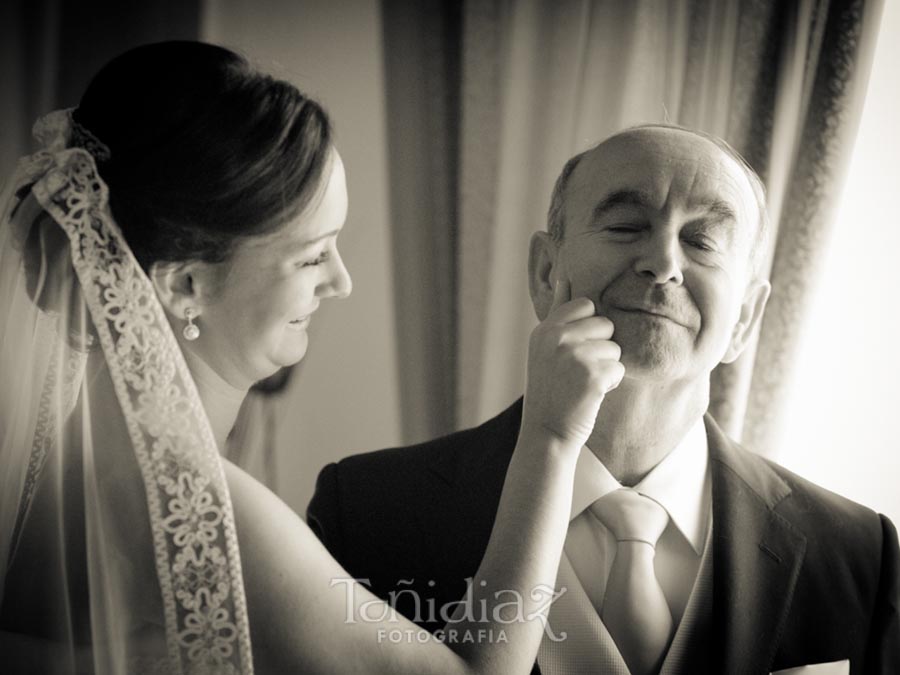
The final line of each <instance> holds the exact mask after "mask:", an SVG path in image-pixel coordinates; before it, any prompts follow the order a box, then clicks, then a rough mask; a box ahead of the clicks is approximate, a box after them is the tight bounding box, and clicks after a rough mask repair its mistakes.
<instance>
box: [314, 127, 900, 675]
mask: <svg viewBox="0 0 900 675" xmlns="http://www.w3.org/2000/svg"><path fill="white" fill-rule="evenodd" d="M765 228H766V216H765V202H764V196H763V190H762V187H761V185H760V183H759V179H758V178H757V176H756V175H755V173H754V172H753V171H752V170H751V169H750V168H749V166H747V165H746V163H745V162H744V161H743V160H742V159H741V158H740V156H739V155H737V154H736V153H735V152H734V151H733V150H732V149H731V148H730V147H729V146H727V145H726V144H725V143H723V142H722V141H720V140H718V139H715V138H713V137H711V136H707V135H705V134H700V133H697V132H693V131H690V130H687V129H681V128H677V127H669V126H662V125H652V126H645V127H637V128H634V129H630V130H627V131H624V132H622V133H619V134H616V135H614V136H612V137H611V138H609V139H607V140H606V141H604V142H603V143H601V144H600V145H598V146H596V147H595V148H593V149H591V150H589V151H587V152H585V153H582V154H580V155H578V156H576V157H574V158H573V159H572V160H570V161H569V162H568V163H567V164H566V166H565V167H564V169H563V172H562V174H561V176H560V178H559V180H558V181H557V185H556V188H555V190H554V195H553V199H552V203H551V207H550V216H549V227H548V230H549V231H548V232H537V233H536V234H535V235H534V236H533V238H532V242H531V250H530V255H529V279H530V291H531V297H532V301H533V304H534V307H535V312H536V314H537V316H538V318H539V319H540V320H541V321H542V322H545V320H549V319H548V315H550V314H551V310H552V309H553V308H554V307H555V305H556V304H558V303H559V301H560V295H561V294H564V295H566V296H571V298H573V299H574V300H573V301H577V300H578V299H579V298H587V299H588V300H590V301H592V303H593V305H594V308H595V311H596V314H597V315H598V316H599V317H604V318H605V319H606V320H608V321H609V322H610V324H609V332H610V333H612V340H614V341H615V343H617V344H618V346H619V347H620V348H621V357H620V360H621V363H622V365H624V369H625V375H624V378H623V379H622V381H621V383H620V384H619V386H618V387H617V388H615V389H614V390H613V391H610V392H609V393H608V394H607V395H606V396H605V398H604V399H603V402H602V405H600V408H599V413H597V415H596V421H595V423H594V424H593V427H592V429H590V430H586V432H587V433H585V434H584V436H582V437H588V441H587V442H586V444H585V446H584V448H583V449H582V451H581V455H580V457H579V460H578V467H577V470H576V477H575V487H574V495H573V503H572V511H571V520H570V524H569V530H568V533H567V538H566V545H565V552H564V555H563V558H562V562H561V564H560V570H559V577H558V585H559V586H560V587H562V588H565V592H564V593H563V594H562V595H561V596H560V597H559V598H558V599H556V600H555V602H554V603H553V605H552V607H551V609H550V615H549V626H548V630H547V633H546V636H545V639H544V642H543V644H542V646H541V649H540V652H539V653H538V658H537V664H536V666H535V672H543V673H545V675H549V674H550V673H581V672H586V673H588V672H596V673H603V672H611V673H628V672H630V673H633V674H635V675H637V674H638V673H640V674H641V675H643V674H645V673H659V672H663V673H691V674H693V673H704V672H708V673H728V674H731V673H767V672H770V671H773V670H781V669H791V668H796V667H800V666H811V667H813V668H818V669H819V670H818V671H817V670H815V669H811V670H809V671H803V672H821V673H832V672H835V673H837V672H840V673H853V674H857V673H884V674H887V673H900V624H898V615H897V612H898V609H897V608H898V596H900V592H898V559H900V552H898V546H897V535H896V531H895V529H894V527H893V525H892V524H891V523H890V521H889V520H887V519H886V518H885V517H883V516H878V515H877V514H875V513H874V512H872V511H870V510H868V509H866V508H864V507H862V506H859V505H857V504H854V503H852V502H849V501H847V500H845V499H843V498H841V497H839V496H837V495H834V494H832V493H829V492H827V491H825V490H823V489H821V488H819V487H817V486H815V485H813V484H811V483H809V482H807V481H805V480H803V479H802V478H799V477H797V476H795V475H793V474H791V473H790V472H788V471H786V470H785V469H783V468H781V467H779V466H777V465H775V464H772V463H771V462H767V461H765V460H763V459H761V458H760V457H758V456H757V455H754V454H751V453H750V452H747V451H746V450H743V449H742V448H740V447H739V446H738V445H737V444H736V443H734V442H733V441H731V440H730V439H728V438H727V437H726V436H725V435H724V434H723V433H722V431H721V430H720V429H719V428H718V427H717V426H716V423H715V421H714V420H713V419H712V418H711V417H709V415H707V414H706V409H707V407H708V403H709V381H710V373H711V372H712V370H713V368H715V367H716V366H717V365H718V364H719V363H727V362H730V361H733V360H734V359H736V358H737V357H738V356H739V355H740V353H741V351H742V350H743V348H744V346H745V345H746V343H747V340H748V339H749V337H750V335H751V334H752V332H753V330H754V328H755V327H756V326H757V325H758V323H759V321H760V318H761V316H762V313H763V309H764V307H765V304H766V299H767V297H768V293H769V284H768V282H766V281H764V280H763V279H762V278H761V277H760V276H759V275H758V261H759V257H760V253H761V250H762V247H763V242H764V240H765ZM565 299H567V298H562V300H565ZM596 337H598V336H590V335H587V334H585V335H584V336H583V338H582V339H583V340H584V341H585V343H586V344H587V343H588V342H590V341H591V340H592V339H594V338H596ZM599 337H601V338H603V337H606V338H608V337H609V335H601V336H599ZM568 339H569V340H573V339H574V340H577V339H579V338H578V335H577V332H575V333H571V334H570V335H569V337H568ZM586 349H587V347H586ZM825 367H827V364H825ZM529 372H530V373H539V372H540V369H534V368H531V369H530V371H529ZM545 385H546V386H545ZM547 386H549V383H544V382H540V381H537V382H535V381H531V380H530V381H529V384H528V389H529V393H530V392H532V391H538V392H540V391H541V390H542V389H544V388H547ZM521 415H522V403H521V400H520V401H518V402H517V403H515V404H513V406H512V407H510V408H509V409H507V410H506V411H504V412H502V413H501V414H500V415H498V416H497V417H495V418H494V419H492V420H489V421H488V422H486V423H484V424H483V425H481V426H479V427H477V428H474V429H469V430H465V431H462V432H459V433H456V434H453V435H451V436H448V437H445V438H441V439H437V440H435V441H431V442H429V443H425V444H421V445H418V446H413V447H409V448H400V449H393V450H387V451H381V452H376V453H369V454H366V455H359V456H355V457H351V458H348V459H345V460H343V461H342V462H340V463H338V464H334V465H330V466H328V467H326V468H325V469H324V470H323V471H322V473H321V475H320V476H319V483H318V488H317V492H316V495H315V497H314V498H313V501H312V503H311V504H310V507H309V513H308V517H309V522H310V524H311V525H312V526H313V528H314V530H315V531H316V532H317V533H318V535H319V536H320V537H321V539H322V540H323V541H324V542H325V544H326V546H327V547H328V548H329V549H330V551H331V552H332V554H334V556H335V557H336V558H337V559H338V560H339V561H340V562H342V563H343V565H344V566H345V567H346V569H347V570H348V571H349V572H350V573H351V574H353V575H354V576H356V577H358V578H364V579H368V580H369V583H371V585H372V588H373V590H375V592H377V593H378V594H380V595H382V596H384V597H386V598H389V599H393V600H394V601H395V604H396V605H397V607H398V609H400V610H401V611H403V612H404V613H406V614H407V615H408V616H410V617H411V618H413V619H414V620H416V621H417V622H419V623H420V624H422V625H424V626H426V627H429V628H431V629H435V628H438V627H441V625H442V624H443V623H444V622H443V620H442V619H441V617H440V614H439V613H437V614H436V613H435V612H433V611H432V612H430V614H429V612H427V611H426V610H428V609H433V608H434V607H441V606H443V605H446V604H447V603H452V602H453V601H457V600H459V598H460V597H462V596H463V592H464V590H465V579H466V578H468V577H472V576H473V574H474V572H475V570H476V569H477V567H478V564H479V562H480V560H481V556H482V554H483V552H484V548H485V545H486V543H487V540H488V536H489V534H490V529H491V525H492V523H493V518H494V514H495V512H496V507H497V502H498V499H499V495H500V491H501V487H502V484H503V477H504V474H505V470H506V466H507V464H508V462H509V457H510V454H511V452H512V450H513V448H514V446H515V443H516V439H517V436H518V434H519V432H520V423H521ZM567 424H571V420H560V424H559V428H558V429H554V430H552V431H560V433H565V431H566V428H567V427H566V425H567ZM403 591H405V593H404V592H403ZM482 637H484V636H482ZM487 639H490V637H489V636H488V637H487ZM791 672H793V671H791ZM798 672H799V671H798Z"/></svg>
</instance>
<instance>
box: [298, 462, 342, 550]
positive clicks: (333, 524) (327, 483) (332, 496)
mask: <svg viewBox="0 0 900 675" xmlns="http://www.w3.org/2000/svg"><path fill="white" fill-rule="evenodd" d="M338 473H339V470H338V465H337V464H329V465H328V466H326V467H325V468H324V469H322V471H321V472H320V473H319V477H318V479H317V480H316V491H315V493H314V494H313V497H312V499H311V500H310V502H309V506H307V507H306V522H307V524H308V525H309V527H310V529H312V531H313V532H314V533H315V534H316V536H317V537H318V538H319V540H320V541H321V542H322V543H323V544H325V548H327V549H328V552H329V553H331V555H332V557H333V558H335V559H336V560H338V561H340V560H341V559H342V554H343V537H342V533H341V506H340V490H339V486H338Z"/></svg>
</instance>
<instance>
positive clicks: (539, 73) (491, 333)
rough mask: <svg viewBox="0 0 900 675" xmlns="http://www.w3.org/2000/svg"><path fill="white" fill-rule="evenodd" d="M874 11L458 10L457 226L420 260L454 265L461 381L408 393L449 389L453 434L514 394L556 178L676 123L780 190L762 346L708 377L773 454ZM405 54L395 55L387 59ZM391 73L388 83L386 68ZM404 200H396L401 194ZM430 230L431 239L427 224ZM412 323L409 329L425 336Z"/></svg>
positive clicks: (852, 128)
mask: <svg viewBox="0 0 900 675" xmlns="http://www.w3.org/2000/svg"><path fill="white" fill-rule="evenodd" d="M880 11H881V2H880V1H879V0H874V1H869V2H865V1H864V0H846V1H843V2H838V1H833V2H827V1H818V0H798V1H797V2H778V1H776V0H741V1H738V0H732V1H727V2H715V3H714V2H706V1H701V0H635V1H633V2H628V3H623V2H617V1H615V0H598V1H593V2H592V1H589V0H561V1H555V2H554V1H550V0H520V1H512V0H490V1H484V2H469V3H465V4H464V6H463V11H462V21H461V64H460V70H459V73H460V79H461V83H460V94H459V99H458V105H457V107H456V108H455V109H453V108H451V109H450V111H449V112H450V113H451V114H452V113H455V114H457V115H458V116H459V119H460V127H459V138H458V143H457V146H456V147H457V148H458V157H453V158H447V164H446V165H447V166H451V167H452V166H455V167H456V168H457V171H458V174H457V176H456V177H454V178H453V180H454V181H455V185H454V186H453V189H451V190H450V193H451V194H452V193H453V192H454V190H455V194H456V197H457V200H458V201H457V204H456V207H455V214H456V221H455V222H452V223H450V227H452V228H453V230H454V231H455V238H454V240H453V247H450V248H447V249H444V250H435V249H434V248H432V249H421V250H422V252H423V255H422V259H420V260H419V261H418V262H417V264H418V265H420V266H424V267H429V266H430V265H433V264H435V263H436V262H437V261H436V258H438V257H444V258H445V259H453V260H455V265H456V278H455V279H456V283H455V285H453V286H450V285H448V286H447V287H445V289H444V293H445V295H444V300H443V301H444V302H446V294H449V293H455V310H454V311H453V312H452V314H451V316H453V317H454V319H455V324H454V325H453V327H452V328H453V330H452V332H450V333H448V338H451V337H452V338H453V339H454V340H455V346H456V350H455V356H454V357H451V356H446V358H445V361H444V362H443V364H444V366H445V367H446V365H447V364H449V365H450V367H454V366H455V374H454V375H450V374H446V373H444V372H442V370H441V369H440V368H439V369H438V370H439V372H440V373H441V378H440V381H439V382H435V381H434V380H433V379H432V377H433V374H434V373H433V368H432V364H426V367H423V368H422V369H419V370H417V371H415V372H411V373H407V380H408V381H412V380H416V381H417V384H416V386H417V387H422V388H425V389H427V388H429V387H438V388H441V389H442V390H443V391H446V388H447V386H448V385H449V384H452V385H454V386H455V397H454V399H453V402H452V403H453V409H452V411H451V413H448V412H447V411H446V409H444V410H443V414H444V415H446V416H450V417H452V420H453V425H454V426H455V427H463V426H469V425H471V424H475V423H478V422H480V421H481V420H484V419H486V418H487V417H489V416H492V415H493V414H496V412H497V411H499V410H501V409H502V408H503V407H504V406H506V405H508V404H509V402H511V401H512V400H513V399H514V398H515V397H517V396H519V395H520V394H521V392H522V390H523V385H524V374H525V371H524V364H525V360H526V350H527V339H528V335H529V333H530V330H531V328H532V327H533V326H534V325H535V321H536V320H535V319H534V315H533V310H532V307H531V302H530V299H529V297H528V292H527V276H526V261H527V250H528V240H529V238H530V236H531V233H532V232H533V231H535V230H537V229H541V228H543V227H544V226H545V224H546V210H547V206H548V203H549V195H550V191H551V188H552V185H553V182H554V181H555V178H556V176H557V174H558V172H559V171H560V169H561V168H562V165H563V164H564V163H565V161H566V160H567V159H568V158H569V157H571V156H572V155H574V154H576V153H577V152H580V151H581V150H584V149H586V148H588V147H590V146H592V145H593V144H595V143H596V142H598V141H599V140H601V139H603V138H604V137H606V136H608V135H610V134H612V133H614V132H615V131H617V130H619V129H621V128H623V127H627V126H631V125H634V124H639V123H643V122H660V121H668V122H673V123H678V124H682V125H685V126H689V127H693V128H697V129H701V130H704V131H707V132H710V133H713V134H716V135H719V136H721V137H723V138H725V139H726V140H727V141H728V142H730V143H731V144H732V145H733V146H734V147H735V148H736V149H737V150H738V151H739V152H741V153H742V154H743V155H744V156H745V157H746V158H747V159H748V161H749V162H750V163H751V164H752V165H753V166H754V168H755V169H756V170H757V171H758V172H759V174H760V176H761V177H762V179H763V181H764V182H765V184H766V186H767V189H768V192H769V199H770V215H771V217H772V223H773V227H772V233H771V237H770V250H769V252H768V264H769V269H770V270H771V279H772V282H773V286H774V289H773V294H772V298H771V300H770V304H769V312H768V314H767V317H766V319H765V321H764V323H763V325H762V328H761V331H760V335H759V339H758V342H757V343H756V344H754V345H751V347H750V348H749V349H748V350H747V352H746V353H745V354H744V355H743V356H742V357H741V359H739V360H738V361H737V362H736V363H734V364H731V365H729V366H722V367H720V368H719V369H717V370H716V371H715V372H714V374H713V382H712V398H711V405H710V408H711V411H712V412H713V414H714V415H715V416H716V417H717V419H718V420H719V421H720V422H721V423H722V424H723V425H724V426H725V428H726V429H727V430H728V431H729V432H730V433H731V434H732V435H734V436H736V437H741V436H743V437H744V439H745V440H748V441H749V443H750V444H751V445H752V446H754V447H756V448H763V449H768V448H769V447H771V445H772V443H773V442H774V441H775V440H776V438H777V431H778V429H779V424H778V416H779V412H780V405H781V403H782V402H783V400H784V392H785V390H786V387H787V384H788V382H789V379H790V364H791V362H792V358H793V355H794V354H795V353H796V350H797V349H798V344H797V339H798V334H799V326H800V325H801V324H802V317H803V311H804V308H805V306H806V303H807V299H808V294H809V289H810V287H811V285H812V284H814V283H815V278H816V273H817V267H818V265H819V262H820V261H821V259H822V256H823V252H824V250H825V247H826V246H827V241H828V232H829V229H830V225H831V222H832V216H833V211H834V206H835V199H836V198H837V196H838V195H839V193H840V186H841V182H842V180H843V176H844V172H845V169H846V164H847V159H848V156H849V151H850V149H851V148H852V145H853V140H854V137H855V133H856V128H857V123H858V119H859V111H860V107H861V103H862V101H863V98H864V94H865V88H866V80H867V75H868V71H869V68H870V64H871V58H872V51H873V45H874V40H875V34H876V32H877V25H878V20H879V17H880ZM385 17H386V20H387V19H388V18H389V15H387V14H386V15H385ZM395 47H396V44H395V43H392V42H391V41H388V42H387V49H388V51H389V52H390V51H391V50H393V49H394V48H395ZM387 66H388V72H389V73H390V72H391V60H390V59H388V61H387ZM429 86H430V87H434V84H433V83H432V84H430V85H429ZM391 94H392V92H390V91H389V97H390V96H391ZM445 103H447V104H448V105H450V106H453V105H455V104H457V101H455V100H448V101H445ZM432 114H433V111H432ZM438 114H439V115H442V116H445V115H447V114H448V111H447V110H446V109H440V111H439V113H438ZM433 149H434V150H435V151H438V150H440V151H447V150H452V148H450V147H443V148H440V147H437V148H433ZM431 161H432V163H433V162H434V161H435V159H434V157H432V159H431ZM420 166H428V165H420ZM392 168H393V165H392ZM391 178H392V181H394V180H395V179H397V178H398V175H397V174H396V173H392V176H391ZM428 180H430V181H435V180H438V181H440V180H441V179H440V177H439V176H434V175H432V176H430V177H429V178H428ZM444 185H447V183H444ZM403 189H404V186H403V184H402V183H397V184H395V185H394V192H395V193H396V192H402V191H403ZM451 212H452V211H448V213H451ZM394 213H395V217H396V216H397V215H398V214H397V212H396V211H395V212H394ZM423 219H424V220H427V221H428V222H429V227H433V226H435V225H436V224H437V221H436V220H435V217H434V216H431V219H430V220H428V219H429V216H428V214H427V213H426V214H423ZM401 220H402V218H401ZM396 226H397V227H402V224H401V223H397V224H396ZM440 264H443V263H440ZM403 274H404V272H402V271H400V270H398V275H400V277H399V278H404V277H403V276H402V275H403ZM398 285H402V283H398ZM403 309H404V308H403V306H402V305H401V311H403ZM407 316H408V315H407ZM415 323H416V321H415V320H413V321H408V320H407V322H406V324H407V327H406V328H405V329H404V328H403V326H398V329H399V330H401V331H402V330H407V331H412V332H415V331H417V330H419V329H416V328H412V327H410V326H409V324H415ZM454 358H455V364H454ZM417 378H418V379H417ZM418 431H419V432H420V433H421V432H422V430H421V429H419V430H418ZM432 431H433V432H434V433H433V434H431V435H434V434H435V433H438V432H439V431H441V430H440V429H438V428H436V427H435V428H433V429H432ZM421 435H425V436H427V435H428V434H426V433H421ZM409 440H413V439H409Z"/></svg>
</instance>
